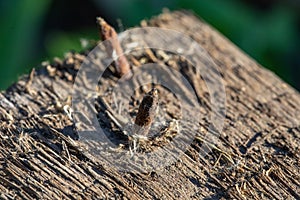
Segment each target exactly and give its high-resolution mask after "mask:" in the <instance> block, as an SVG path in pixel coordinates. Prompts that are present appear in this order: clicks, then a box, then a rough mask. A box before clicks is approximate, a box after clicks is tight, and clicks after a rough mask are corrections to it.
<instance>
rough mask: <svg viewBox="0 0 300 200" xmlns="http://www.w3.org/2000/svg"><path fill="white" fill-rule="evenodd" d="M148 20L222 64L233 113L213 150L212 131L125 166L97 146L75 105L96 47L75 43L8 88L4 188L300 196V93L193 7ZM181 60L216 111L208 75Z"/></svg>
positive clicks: (60, 194)
mask: <svg viewBox="0 0 300 200" xmlns="http://www.w3.org/2000/svg"><path fill="white" fill-rule="evenodd" d="M141 24H142V26H156V27H162V28H168V29H173V30H177V31H180V32H183V33H185V34H187V35H189V36H190V37H191V38H193V39H194V40H195V41H197V42H198V43H199V44H201V45H202V47H204V49H205V50H206V51H207V52H208V53H209V55H210V56H211V57H212V58H213V61H214V62H215V63H216V64H217V65H218V66H219V70H220V73H221V75H222V78H223V79H224V80H223V82H224V85H225V91H226V116H225V123H224V128H223V131H222V132H221V133H220V137H219V142H218V143H217V144H209V145H210V148H211V149H212V150H211V152H210V153H209V154H208V155H207V156H205V157H201V156H199V146H200V145H201V144H204V143H205V141H202V140H201V139H199V138H198V139H197V138H196V139H195V140H194V141H193V143H192V144H191V146H190V148H188V149H187V150H186V152H185V154H184V155H182V156H181V157H180V158H179V159H178V161H176V162H175V163H173V164H172V165H170V166H166V167H165V168H163V169H161V170H160V171H157V172H152V173H150V174H147V173H137V174H136V173H129V172H128V173H127V172H119V171H118V170H116V169H114V168H113V167H110V166H108V165H106V164H105V162H104V161H103V162H102V161H101V160H100V161H96V160H94V159H93V158H91V157H89V156H87V155H86V154H85V151H84V150H83V149H81V148H80V144H79V143H80V141H78V140H77V139H76V134H75V130H74V126H73V123H72V120H71V119H70V117H68V115H67V114H66V113H67V110H68V106H70V103H71V101H70V97H71V93H70V91H72V86H73V82H74V77H75V76H76V72H77V71H78V69H79V67H80V64H81V63H82V61H83V60H84V59H85V58H86V54H84V53H82V54H80V53H69V54H68V55H67V56H66V57H65V59H64V60H60V59H55V60H54V62H53V63H51V64H47V63H44V64H43V66H42V67H41V68H40V69H38V70H33V71H32V73H31V74H30V75H29V76H24V77H21V78H20V80H19V81H18V82H17V83H15V84H14V85H12V86H11V87H10V88H8V89H7V90H6V91H3V92H1V94H0V119H1V121H0V134H1V135H0V136H1V141H0V169H1V170H0V192H1V198H2V199H34V198H42V199H61V198H64V199H101V198H109V197H112V198H124V199H175V198H176V199H177V198H180V199H199V198H200V199H202V198H207V199H210V198H211V199H215V198H216V199H218V198H223V199H227V198H230V199H232V198H237V199H243V198H246V199H283V198H288V199H300V181H299V180H300V162H299V161H300V151H299V144H300V115H299V114H300V108H299V105H300V95H299V93H298V92H297V91H295V90H294V89H293V88H291V87H290V86H289V85H287V84H286V83H284V82H283V81H282V80H280V79H279V78H278V77H277V76H276V75H275V74H273V73H272V72H270V71H268V70H266V69H265V68H263V67H261V66H260V65H259V64H258V63H256V62H255V61H254V60H253V59H251V58H250V57H248V56H247V55H246V54H245V53H243V52H242V51H241V50H240V49H239V48H237V47H236V46H235V45H234V44H232V43H231V42H230V41H228V40H227V39H226V38H225V37H224V36H222V35H221V34H220V33H218V32H217V31H216V30H215V29H213V28H212V27H210V26H209V25H207V24H206V23H205V22H203V21H202V20H200V19H199V18H197V17H196V16H194V15H193V14H191V13H189V12H172V13H163V14H161V15H159V16H157V17H154V18H153V19H151V20H149V21H147V22H146V21H143V22H142V23H141ZM174 42H176V41H174ZM195 53H196V52H195ZM150 57H153V55H152V54H151V55H150ZM152 59H153V58H152ZM155 59H159V58H155ZM130 60H131V63H132V62H138V61H137V60H138V58H135V57H132V58H131V59H130ZM180 70H181V71H182V73H184V74H185V76H186V77H187V78H188V79H189V81H190V82H191V83H192V84H193V88H194V89H195V91H196V93H197V96H198V97H199V98H200V102H202V104H203V105H204V106H203V107H204V110H205V111H209V106H205V104H209V102H210V100H209V95H208V94H207V91H203V90H202V89H201V86H203V85H204V84H205V83H204V82H203V81H201V80H200V78H199V77H198V75H196V74H194V73H192V72H191V71H190V70H187V69H185V68H184V67H181V69H180ZM199 84H200V85H199ZM201 84H203V85H201ZM203 87H204V86H203ZM182 105H184V103H182ZM103 116H106V115H103ZM107 120H109V119H108V118H107ZM207 126H208V125H207V123H204V124H203V128H204V129H205V128H208V127H207Z"/></svg>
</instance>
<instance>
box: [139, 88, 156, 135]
mask: <svg viewBox="0 0 300 200" xmlns="http://www.w3.org/2000/svg"><path fill="white" fill-rule="evenodd" d="M157 108H158V91H157V89H156V88H153V89H152V90H151V91H150V92H148V93H147V94H146V95H145V96H144V98H143V100H142V103H141V105H140V107H139V111H138V113H137V116H136V118H135V122H134V123H135V126H136V128H135V129H136V130H135V134H138V135H143V136H146V135H147V134H148V132H149V129H150V127H151V124H152V122H153V121H154V117H155V115H156V112H157Z"/></svg>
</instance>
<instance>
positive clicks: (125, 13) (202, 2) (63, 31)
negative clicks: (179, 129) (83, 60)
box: [0, 0, 300, 90]
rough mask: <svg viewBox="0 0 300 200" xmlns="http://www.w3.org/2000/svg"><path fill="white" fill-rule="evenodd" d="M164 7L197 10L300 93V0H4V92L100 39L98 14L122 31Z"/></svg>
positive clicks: (0, 11)
mask: <svg viewBox="0 0 300 200" xmlns="http://www.w3.org/2000/svg"><path fill="white" fill-rule="evenodd" d="M165 7H167V8H169V9H170V10H176V9H188V10H192V11H193V12H194V13H195V14H197V15H198V16H200V17H201V18H203V19H204V20H205V21H207V22H208V23H210V24H211V25H212V26H214V27H215V28H216V29H218V30H219V31H220V32H222V33H223V34H224V35H226V36H227V37H228V38H229V39H230V40H232V41H233V42H234V43H235V44H236V45H237V46H239V47H240V48H241V49H243V50H244V51H245V52H247V53H248V54H249V55H250V56H252V57H253V58H255V59H256V60H257V61H258V62H259V63H260V64H262V65H263V66H265V67H267V68H269V69H270V70H272V71H274V72H275V73H276V74H278V75H279V76H280V77H281V78H283V79H284V80H285V81H286V82H288V83H289V84H291V85H292V86H293V87H295V88H297V89H298V90H300V79H299V75H300V59H299V56H300V37H299V36H300V0H286V1H279V0H278V1H276V0H226V1H224V0H164V1H162V0H152V1H146V0H109V1H106V0H101V1H100V0H87V1H79V0H72V1H71V0H65V1H59V0H41V1H38V0H22V1H17V0H12V1H8V0H0V25H1V26H0V27H1V31H0V44H1V49H0V61H1V65H0V89H1V90H4V89H6V88H7V87H8V86H9V85H11V84H12V83H13V82H15V81H16V80H17V78H18V77H19V76H20V75H22V74H24V73H28V71H29V70H30V69H31V68H33V67H37V66H39V63H41V62H42V61H50V62H51V61H52V59H53V57H63V55H64V53H65V52H68V51H69V50H76V51H81V50H82V49H83V48H84V46H85V44H86V42H89V41H93V40H98V33H97V26H96V24H95V22H96V20H95V18H96V17H97V16H101V17H103V18H105V19H106V20H107V21H108V22H109V23H110V24H112V25H113V26H114V27H116V29H117V30H118V31H123V30H125V29H127V28H130V27H132V26H135V25H138V24H139V21H140V20H142V19H149V18H150V17H151V16H153V15H157V14H159V13H160V12H161V11H162V9H163V8H165Z"/></svg>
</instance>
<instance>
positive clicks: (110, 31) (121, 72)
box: [97, 17, 132, 79]
mask: <svg viewBox="0 0 300 200" xmlns="http://www.w3.org/2000/svg"><path fill="white" fill-rule="evenodd" d="M97 24H98V25H99V28H100V30H99V32H100V37H101V38H102V41H106V42H105V43H104V45H105V48H106V52H107V54H108V56H109V57H111V58H112V59H113V60H115V67H116V71H117V75H118V76H119V77H122V76H125V77H124V78H125V79H129V78H130V77H131V76H132V73H131V71H130V65H129V63H128V61H127V58H126V57H125V55H124V53H123V49H122V47H121V45H120V42H119V40H118V34H117V33H116V31H115V29H114V28H113V27H112V26H110V25H109V24H108V23H107V22H106V21H105V20H104V19H102V18H101V17H97Z"/></svg>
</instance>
